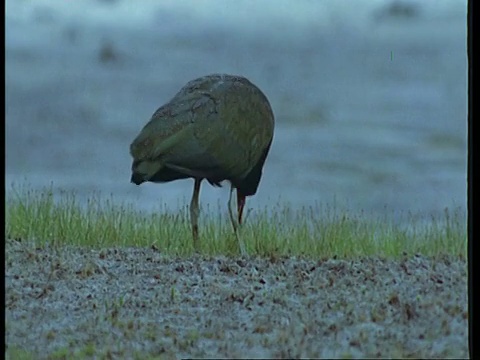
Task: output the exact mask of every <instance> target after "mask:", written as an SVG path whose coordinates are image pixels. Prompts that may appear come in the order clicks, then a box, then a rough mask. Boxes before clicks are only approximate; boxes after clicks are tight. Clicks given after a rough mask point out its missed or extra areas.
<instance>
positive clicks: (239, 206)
mask: <svg viewBox="0 0 480 360" xmlns="http://www.w3.org/2000/svg"><path fill="white" fill-rule="evenodd" d="M244 207H245V195H243V194H242V193H240V192H239V191H238V189H237V209H238V224H239V225H241V224H242V214H243V208H244Z"/></svg>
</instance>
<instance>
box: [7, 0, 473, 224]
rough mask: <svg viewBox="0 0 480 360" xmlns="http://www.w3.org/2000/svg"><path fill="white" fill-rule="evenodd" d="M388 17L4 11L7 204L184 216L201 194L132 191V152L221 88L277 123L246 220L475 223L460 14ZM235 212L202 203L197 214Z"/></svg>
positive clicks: (278, 4) (273, 11) (267, 10)
mask: <svg viewBox="0 0 480 360" xmlns="http://www.w3.org/2000/svg"><path fill="white" fill-rule="evenodd" d="M391 3H392V2H391V1H380V0H378V1H338V0H335V1H321V2H320V1H303V2H296V1H272V2H263V3H262V7H259V6H258V5H256V3H254V2H241V3H230V2H229V3H223V2H213V1H202V2H199V3H198V4H199V5H198V6H195V7H193V6H192V3H191V2H188V1H186V2H182V1H162V2H156V1H143V2H142V7H141V8H139V7H135V5H134V4H136V3H135V2H129V1H77V2H74V3H70V2H68V3H67V2H55V1H47V0H38V1H27V0H23V1H12V0H8V1H7V3H6V181H7V195H8V193H9V187H8V184H10V183H25V182H26V183H28V184H30V185H31V186H32V187H35V188H36V187H43V186H48V185H50V184H53V185H52V186H53V188H54V189H68V190H70V189H71V190H75V191H76V192H77V194H78V195H79V196H80V197H85V196H88V195H90V194H92V193H93V192H98V191H100V192H101V193H105V194H112V195H113V197H114V198H115V199H117V200H118V201H119V202H120V201H127V202H132V203H134V204H135V205H136V206H138V208H139V209H146V210H151V209H155V208H156V207H157V206H158V204H159V203H161V204H167V207H169V208H172V209H175V208H178V206H181V205H183V204H184V203H186V202H189V199H190V196H191V192H192V187H193V181H192V180H184V181H177V182H173V183H169V184H162V185H156V184H145V185H142V186H140V187H136V186H134V185H132V184H130V183H129V179H130V165H131V158H130V155H129V145H130V142H131V141H132V140H133V139H134V137H135V136H136V135H137V133H138V132H139V131H140V129H141V128H142V127H143V125H144V124H145V123H146V122H147V121H148V119H149V117H150V116H151V115H152V113H153V112H154V111H155V110H156V109H157V108H158V107H159V106H160V105H162V104H163V103H165V102H166V101H168V100H169V99H170V98H171V97H172V96H173V95H174V94H175V93H176V92H177V91H178V90H179V89H180V87H182V86H183V85H184V84H185V83H186V82H187V81H189V80H191V79H193V78H195V77H198V76H202V75H205V74H209V73H215V72H226V73H231V74H240V75H244V76H246V77H247V78H249V79H250V80H251V81H252V82H254V83H255V84H257V85H258V86H259V87H260V88H261V89H262V90H263V91H264V92H265V94H266V95H267V97H268V98H269V99H270V102H271V104H272V107H273V109H274V112H275V115H276V121H277V124H276V130H275V138H274V142H273V145H272V148H271V152H270V155H269V157H268V159H267V163H266V165H265V168H264V176H263V178H262V181H261V184H260V187H259V190H258V193H257V195H256V196H254V197H252V198H250V199H249V200H248V202H247V206H249V207H252V208H259V207H265V206H271V205H273V204H276V203H277V202H278V201H281V202H287V203H290V204H292V205H293V206H294V207H301V206H309V205H313V204H315V203H320V204H323V203H332V202H336V203H337V204H344V205H345V206H346V207H347V208H349V209H352V210H360V209H362V210H365V211H367V212H368V213H372V214H377V213H378V214H379V213H383V212H384V211H385V209H386V208H387V209H390V210H391V211H394V212H395V213H396V214H401V213H403V212H413V213H420V214H425V216H429V215H431V214H434V215H435V214H438V213H441V212H443V210H444V208H445V207H460V208H465V206H466V131H467V130H466V124H467V118H466V117H467V115H466V103H467V99H466V89H467V80H466V74H467V59H466V2H462V1H455V0H452V1H447V0H444V1H436V2H435V4H434V5H435V6H433V5H430V4H426V3H424V2H420V1H419V2H414V1H411V2H405V4H407V5H405V6H404V8H403V9H404V10H403V11H401V9H402V8H400V11H397V12H395V11H394V10H392V7H391ZM401 3H403V2H401ZM254 4H255V5H254ZM408 4H410V5H408ZM388 9H390V11H388ZM405 9H406V10H405ZM227 198H228V185H226V186H224V187H223V188H222V189H214V188H212V187H210V186H209V185H207V184H205V185H204V186H203V188H202V194H201V202H202V204H209V203H214V204H217V203H218V202H220V203H221V204H226V201H227Z"/></svg>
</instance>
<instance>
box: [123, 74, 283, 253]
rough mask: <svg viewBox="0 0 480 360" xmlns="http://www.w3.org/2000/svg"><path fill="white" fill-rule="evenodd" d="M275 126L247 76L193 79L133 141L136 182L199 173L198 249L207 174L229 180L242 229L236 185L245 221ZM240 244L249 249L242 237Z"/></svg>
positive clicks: (194, 213) (215, 180) (194, 210)
mask: <svg viewBox="0 0 480 360" xmlns="http://www.w3.org/2000/svg"><path fill="white" fill-rule="evenodd" d="M273 129H274V116H273V112H272V108H271V107H270V104H269V102H268V100H267V98H266V96H265V95H264V94H263V93H262V92H261V91H260V89H258V88H257V87H256V86H255V85H253V84H252V83H251V82H250V81H248V80H247V79H246V78H244V77H241V76H232V75H223V74H215V75H209V76H204V77H201V78H198V79H195V80H192V81H190V82H189V83H187V84H186V85H185V86H184V87H183V88H182V89H181V90H180V91H179V92H178V93H177V94H176V95H175V96H174V97H173V99H171V100H170V101H169V102H168V103H167V104H165V105H163V106H162V107H160V108H159V109H158V110H157V111H156V112H155V113H154V114H153V116H152V118H151V119H150V121H149V122H148V123H147V124H146V125H145V127H144V128H143V129H142V131H141V132H140V134H139V135H138V136H137V137H136V139H135V140H134V141H133V143H132V144H131V145H130V153H131V155H132V157H133V164H132V178H131V182H133V183H135V184H137V185H140V184H141V183H143V182H145V181H151V182H167V181H173V180H177V179H184V178H189V177H192V178H194V179H195V185H194V192H193V197H192V202H191V205H190V214H191V221H192V233H193V239H194V245H195V247H196V249H198V225H197V223H198V222H197V219H198V195H199V191H200V183H201V181H202V180H203V179H207V181H208V182H209V183H210V184H212V185H214V186H221V185H220V183H221V182H222V181H224V180H229V181H230V183H231V192H230V200H229V213H230V218H231V220H232V224H233V227H234V230H235V234H237V223H236V221H235V219H234V217H233V214H232V210H231V200H232V191H233V188H236V189H237V206H238V223H241V221H242V212H243V207H244V205H245V197H246V196H251V195H254V194H255V193H256V192H257V188H258V184H259V182H260V178H261V176H262V168H263V165H264V163H265V159H266V157H267V155H268V151H269V149H270V145H271V143H272V139H273ZM237 236H238V234H237ZM239 241H240V240H239ZM240 246H241V251H242V253H244V249H243V245H242V243H241V242H240Z"/></svg>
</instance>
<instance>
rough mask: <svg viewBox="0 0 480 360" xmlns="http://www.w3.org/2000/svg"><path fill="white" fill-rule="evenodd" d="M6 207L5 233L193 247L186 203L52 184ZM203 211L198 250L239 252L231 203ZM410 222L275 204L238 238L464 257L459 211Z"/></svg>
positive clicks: (341, 253) (181, 251) (39, 239)
mask: <svg viewBox="0 0 480 360" xmlns="http://www.w3.org/2000/svg"><path fill="white" fill-rule="evenodd" d="M5 207H6V219H5V220H6V223H5V237H6V238H8V239H23V240H29V241H34V242H35V243H36V244H39V245H41V244H44V243H46V242H48V243H50V244H53V245H59V246H62V245H74V246H86V247H92V248H105V247H118V246H133V247H151V246H154V247H156V248H157V249H159V250H160V251H162V252H164V253H166V254H169V255H173V256H189V255H191V254H192V253H193V252H194V249H193V242H192V236H191V230H190V220H189V211H188V208H187V207H185V208H184V209H182V210H181V211H178V212H175V213H172V212H168V211H165V210H162V209H160V210H159V211H158V212H154V213H145V212H141V211H137V210H135V208H134V207H133V205H126V204H117V203H115V202H114V199H112V198H108V199H105V198H101V197H100V196H98V195H92V197H90V198H89V199H88V200H87V203H86V205H85V204H80V203H79V200H78V198H77V197H76V196H75V194H73V193H68V192H62V193H60V194H59V195H58V194H55V195H54V194H53V192H52V189H51V188H50V189H44V190H41V191H38V190H31V189H28V188H22V189H18V188H16V187H12V189H11V190H10V191H8V192H7V200H6V203H5ZM225 207H226V205H225ZM200 217H201V218H200V224H199V228H200V243H201V253H203V254H205V255H217V254H224V255H236V254H238V246H237V243H236V239H235V237H234V234H233V231H232V227H231V224H230V222H229V218H228V216H226V208H225V209H222V208H218V209H215V210H212V209H210V208H207V209H205V208H204V209H202V210H201V215H200ZM406 220H407V223H408V224H409V225H408V226H405V225H403V226H401V225H398V223H397V222H395V221H394V220H393V219H390V218H389V217H388V214H387V215H384V216H383V217H382V218H377V219H372V217H371V216H366V215H365V214H363V213H358V214H353V213H350V212H347V211H339V210H338V209H336V208H335V207H329V206H327V207H321V206H317V207H309V208H303V209H300V210H298V211H294V210H292V209H291V208H290V207H288V206H286V205H283V206H282V205H277V206H276V208H275V209H255V210H254V211H253V212H252V213H251V214H249V216H248V218H247V219H246V222H245V223H244V225H243V227H242V229H241V236H242V238H243V239H244V242H245V243H246V248H247V251H248V253H249V254H250V255H259V256H267V257H278V256H285V255H288V256H303V257H308V258H322V259H323V258H331V257H339V258H355V257H362V256H381V257H399V256H402V255H403V254H405V253H406V254H422V255H426V256H439V255H440V256H441V255H444V254H448V255H455V256H460V257H462V258H466V246H467V236H466V220H465V217H464V215H462V212H461V211H460V210H455V211H450V210H448V209H445V212H444V214H443V215H442V216H440V217H438V218H433V217H431V218H429V219H428V220H429V221H425V219H418V218H417V217H414V216H413V215H408V216H407V219H406ZM403 223H404V224H405V223H406V222H403Z"/></svg>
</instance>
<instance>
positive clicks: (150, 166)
mask: <svg viewBox="0 0 480 360" xmlns="http://www.w3.org/2000/svg"><path fill="white" fill-rule="evenodd" d="M161 168H162V164H161V163H160V162H158V161H148V160H143V161H134V162H133V164H132V177H131V179H130V182H132V183H134V184H135V185H140V184H141V183H143V182H145V181H149V180H150V179H151V178H152V177H153V176H154V175H155V174H156V173H157V172H158V171H159V170H160V169H161Z"/></svg>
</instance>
